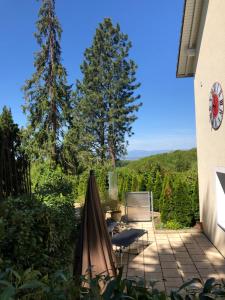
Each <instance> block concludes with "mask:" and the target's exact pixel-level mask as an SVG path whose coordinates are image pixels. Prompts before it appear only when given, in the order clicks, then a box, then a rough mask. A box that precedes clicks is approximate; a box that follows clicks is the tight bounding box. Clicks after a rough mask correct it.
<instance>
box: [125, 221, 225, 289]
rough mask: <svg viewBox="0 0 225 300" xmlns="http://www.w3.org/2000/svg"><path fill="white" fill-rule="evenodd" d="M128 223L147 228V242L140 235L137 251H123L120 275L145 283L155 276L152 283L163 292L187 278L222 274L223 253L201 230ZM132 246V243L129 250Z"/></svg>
mask: <svg viewBox="0 0 225 300" xmlns="http://www.w3.org/2000/svg"><path fill="white" fill-rule="evenodd" d="M130 226H132V227H136V228H143V229H145V230H148V233H149V242H150V244H149V245H148V246H146V242H147V240H146V239H147V238H146V235H144V236H143V238H141V239H140V240H139V248H140V253H139V254H138V255H133V254H127V253H125V254H124V255H123V265H124V269H123V276H124V277H127V278H130V279H137V278H140V279H145V280H146V282H147V283H148V282H149V281H152V280H157V281H158V282H157V283H156V286H155V287H156V288H158V289H159V290H166V292H167V293H169V292H170V291H171V289H175V288H178V287H180V286H181V285H182V283H183V282H185V281H187V280H188V279H192V278H199V279H201V280H203V281H205V280H206V279H208V278H210V277H214V278H216V279H217V280H222V279H224V278H225V260H224V257H223V256H222V255H221V254H220V253H219V251H218V250H217V249H216V248H215V247H214V246H213V244H212V243H211V242H210V241H209V240H208V239H207V237H206V236H205V235H204V234H203V233H202V232H200V231H197V230H189V231H186V232H185V231H176V232H175V233H173V232H169V231H162V232H159V231H155V230H154V229H153V226H152V223H151V222H138V223H134V224H132V223H131V224H130ZM134 247H136V245H133V246H132V247H131V249H130V250H131V251H130V252H132V248H134Z"/></svg>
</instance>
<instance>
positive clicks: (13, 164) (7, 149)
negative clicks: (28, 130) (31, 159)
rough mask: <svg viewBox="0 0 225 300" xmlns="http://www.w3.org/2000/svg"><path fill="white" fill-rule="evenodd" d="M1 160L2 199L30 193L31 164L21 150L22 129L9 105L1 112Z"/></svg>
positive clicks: (0, 185)
mask: <svg viewBox="0 0 225 300" xmlns="http://www.w3.org/2000/svg"><path fill="white" fill-rule="evenodd" d="M0 161H1V163H0V199H1V198H6V197H8V196H17V195H21V194H24V193H29V189H30V179H29V166H28V162H27V160H26V158H25V156H24V154H23V151H22V150H21V137H20V130H19V127H18V125H17V124H15V123H14V121H13V118H12V113H11V110H10V109H8V108H7V107H3V110H2V113H1V114H0Z"/></svg>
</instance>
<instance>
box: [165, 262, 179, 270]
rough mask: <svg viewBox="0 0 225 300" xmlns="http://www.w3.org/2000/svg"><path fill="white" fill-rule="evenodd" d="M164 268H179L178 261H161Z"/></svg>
mask: <svg viewBox="0 0 225 300" xmlns="http://www.w3.org/2000/svg"><path fill="white" fill-rule="evenodd" d="M161 267H162V269H177V263H176V262H174V261H161Z"/></svg>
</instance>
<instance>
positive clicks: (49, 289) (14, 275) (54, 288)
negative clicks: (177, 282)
mask: <svg viewBox="0 0 225 300" xmlns="http://www.w3.org/2000/svg"><path fill="white" fill-rule="evenodd" d="M0 269H1V270H0V299H4V300H13V299H21V300H25V299H32V300H44V299H45V300H48V299H49V300H53V299H54V300H57V299H62V300H66V299H67V300H75V299H84V300H90V299H93V300H96V299H98V300H117V299H133V300H147V299H149V300H150V299H152V300H169V299H170V300H189V299H190V300H192V299H193V300H203V299H224V297H225V285H224V283H219V282H217V281H216V280H215V279H214V278H210V279H207V280H206V282H205V283H204V284H203V283H202V282H201V280H199V279H197V278H193V279H192V280H190V281H188V282H185V283H184V284H182V286H181V287H180V288H178V289H174V290H172V291H171V293H170V296H167V295H166V293H165V292H160V291H158V290H157V289H156V287H155V285H156V283H157V281H150V282H146V281H145V280H143V279H138V280H131V279H123V278H122V269H119V272H118V275H117V276H116V277H109V276H104V275H97V276H96V277H94V278H92V279H88V278H87V277H86V276H82V277H81V280H80V285H79V284H78V281H76V280H74V278H72V276H71V275H70V274H69V273H65V272H63V271H57V272H55V273H52V274H47V275H45V276H43V274H42V273H41V272H40V271H37V270H34V269H31V268H29V269H27V270H25V271H15V270H14V269H13V268H7V269H6V270H4V269H2V268H0ZM103 286H105V288H104V289H103V291H102V287H103ZM147 286H148V287H147Z"/></svg>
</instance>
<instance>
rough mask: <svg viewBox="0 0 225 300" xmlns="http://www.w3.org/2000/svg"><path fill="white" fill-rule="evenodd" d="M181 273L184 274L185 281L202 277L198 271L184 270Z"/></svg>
mask: <svg viewBox="0 0 225 300" xmlns="http://www.w3.org/2000/svg"><path fill="white" fill-rule="evenodd" d="M181 275H182V277H183V279H184V281H188V280H190V279H192V278H199V279H201V276H200V275H199V273H197V272H183V271H181Z"/></svg>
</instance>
